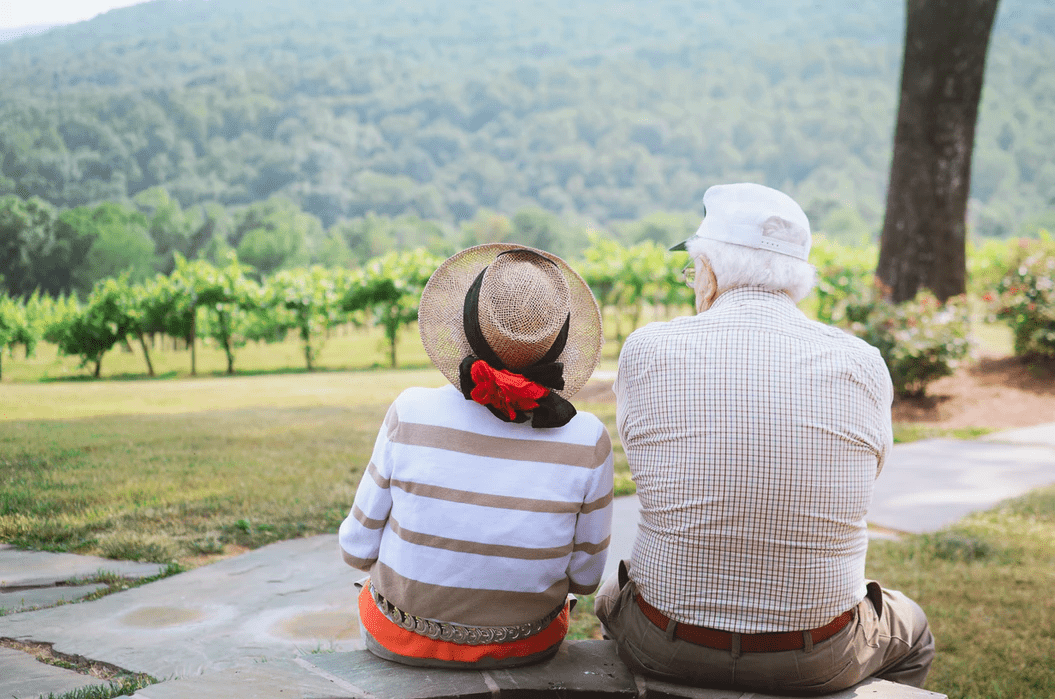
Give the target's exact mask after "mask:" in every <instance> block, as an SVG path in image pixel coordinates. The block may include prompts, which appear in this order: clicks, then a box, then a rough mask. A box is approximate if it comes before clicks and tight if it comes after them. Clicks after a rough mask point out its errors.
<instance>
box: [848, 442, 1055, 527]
mask: <svg viewBox="0 0 1055 699" xmlns="http://www.w3.org/2000/svg"><path fill="white" fill-rule="evenodd" d="M1051 483H1055V449H1050V448H1047V447H1039V446H1026V445H1016V444H999V443H992V442H980V441H956V440H952V439H928V440H923V441H919V442H913V443H911V444H899V445H897V446H895V447H894V451H893V453H892V454H891V456H890V458H889V459H888V460H887V463H886V465H885V466H884V467H883V472H882V473H881V474H880V475H879V478H878V479H877V480H876V483H875V493H874V495H873V497H872V506H871V508H869V512H868V521H869V522H870V523H872V524H877V525H879V526H882V527H888V528H890V529H896V530H899V531H907V532H913V533H923V532H934V531H938V530H939V529H941V528H943V527H945V526H948V525H950V524H952V523H953V522H955V521H956V520H958V519H960V518H962V517H964V516H965V515H968V514H970V513H972V512H977V511H980V510H987V509H989V508H991V507H993V506H994V505H996V504H997V503H998V502H1000V501H1001V500H1006V499H1007V498H1011V497H1015V496H1018V495H1022V494H1024V493H1026V492H1028V491H1030V490H1032V489H1034V488H1038V487H1040V486H1044V485H1049V484H1051Z"/></svg>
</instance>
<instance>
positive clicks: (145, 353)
mask: <svg viewBox="0 0 1055 699" xmlns="http://www.w3.org/2000/svg"><path fill="white" fill-rule="evenodd" d="M138 334H139V344H140V346H141V347H142V348H143V359H146V360H147V373H148V374H150V375H151V376H153V375H154V365H153V364H152V363H151V361H150V350H149V349H147V341H146V338H144V337H143V333H138Z"/></svg>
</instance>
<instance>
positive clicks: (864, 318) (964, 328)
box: [846, 289, 971, 397]
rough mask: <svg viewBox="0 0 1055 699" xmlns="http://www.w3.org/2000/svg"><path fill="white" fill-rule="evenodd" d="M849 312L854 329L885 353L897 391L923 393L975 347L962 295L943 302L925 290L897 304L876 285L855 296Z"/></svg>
mask: <svg viewBox="0 0 1055 699" xmlns="http://www.w3.org/2000/svg"><path fill="white" fill-rule="evenodd" d="M846 318H847V320H848V321H849V329H850V331H851V332H853V333H854V334H855V335H857V336H858V337H860V338H861V339H862V340H864V341H865V342H867V343H868V344H870V345H872V346H874V347H876V348H877V349H878V350H879V353H880V354H881V355H883V360H884V361H885V362H886V365H887V369H889V370H890V378H891V379H892V381H893V383H894V392H895V393H896V394H897V395H898V396H903V397H904V396H922V395H924V394H925V393H926V391H927V385H928V384H930V383H931V382H933V381H935V380H937V379H939V378H941V377H943V376H949V375H951V374H952V373H953V372H954V371H955V370H956V367H957V366H958V365H959V363H960V361H961V360H963V359H964V358H965V357H966V356H967V354H968V351H969V350H970V343H969V341H968V338H967V335H968V329H969V328H970V321H971V317H970V311H969V309H968V305H967V299H966V298H965V297H963V296H957V297H953V298H951V299H949V300H948V301H947V302H946V303H945V304H942V303H941V302H939V301H938V300H937V299H936V298H935V297H934V295H933V294H931V293H930V292H927V291H922V292H920V293H919V294H918V295H917V296H916V298H915V299H913V300H911V301H906V302H905V303H901V304H896V305H895V304H892V303H889V302H887V301H884V300H882V295H881V294H880V293H879V290H878V289H876V290H873V291H872V292H870V293H866V294H864V295H862V296H860V297H857V298H853V299H851V300H850V301H849V302H848V303H847V306H846Z"/></svg>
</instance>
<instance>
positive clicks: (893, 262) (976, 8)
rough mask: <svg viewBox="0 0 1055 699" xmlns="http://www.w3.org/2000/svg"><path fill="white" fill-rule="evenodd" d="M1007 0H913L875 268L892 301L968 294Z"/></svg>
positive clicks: (910, 0) (908, 0)
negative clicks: (986, 110)
mask: <svg viewBox="0 0 1055 699" xmlns="http://www.w3.org/2000/svg"><path fill="white" fill-rule="evenodd" d="M998 2H999V0H906V6H907V12H906V29H905V58H904V63H903V65H902V72H901V103H900V106H899V108H898V115H897V127H896V129H895V131H894V157H893V162H892V163H891V166H890V184H889V189H888V190H887V207H886V218H885V220H884V221H883V234H882V239H881V242H880V250H879V266H878V268H877V270H876V274H877V276H878V277H879V280H880V281H881V282H882V283H883V284H884V285H885V286H886V287H887V290H886V291H887V293H888V294H889V296H890V297H891V300H892V301H894V302H896V303H897V302H901V301H906V300H908V299H911V298H913V297H914V296H915V295H916V293H917V292H918V291H919V290H920V289H921V288H927V289H930V290H931V291H932V292H934V294H935V295H936V296H937V297H938V298H939V299H941V300H942V301H944V300H946V299H948V298H949V297H950V296H956V295H957V294H962V293H964V291H965V289H966V276H967V263H966V246H967V235H966V232H967V226H966V219H967V198H968V196H969V194H970V189H971V151H972V149H973V147H974V130H975V123H976V122H977V118H978V101H979V98H980V97H981V94H982V80H983V78H984V73H985V56H986V52H987V50H988V48H989V35H990V32H991V30H992V27H993V19H994V18H995V16H996V8H997V4H998Z"/></svg>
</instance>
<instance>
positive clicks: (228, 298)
mask: <svg viewBox="0 0 1055 699" xmlns="http://www.w3.org/2000/svg"><path fill="white" fill-rule="evenodd" d="M200 262H201V261H198V263H199V264H200ZM249 271H250V269H249V268H248V267H247V266H246V265H243V264H241V263H240V262H239V261H238V256H237V255H235V254H234V253H232V254H231V255H230V257H229V258H228V262H227V264H226V265H225V266H224V267H220V268H217V267H213V266H212V265H208V264H200V266H199V267H198V268H197V269H196V270H195V275H196V276H195V278H194V285H195V286H194V290H195V295H194V298H195V306H196V307H200V308H203V309H205V310H206V312H207V313H208V315H207V316H206V319H205V320H206V322H205V323H204V324H203V326H204V327H203V330H204V333H202V334H203V335H204V336H206V337H211V338H212V339H214V340H216V341H217V342H218V343H219V344H220V346H221V347H223V351H224V354H225V355H226V357H227V373H228V374H233V373H234V350H235V349H236V348H238V347H244V346H245V344H246V342H247V341H248V340H249V339H250V334H249V333H248V332H247V330H248V329H249V326H250V324H251V323H252V319H251V318H250V314H256V313H258V312H259V311H260V310H261V308H262V306H261V290H260V286H259V285H258V284H257V283H256V282H254V281H253V280H252V279H250V278H249V277H248V276H246V274H247V272H249Z"/></svg>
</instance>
